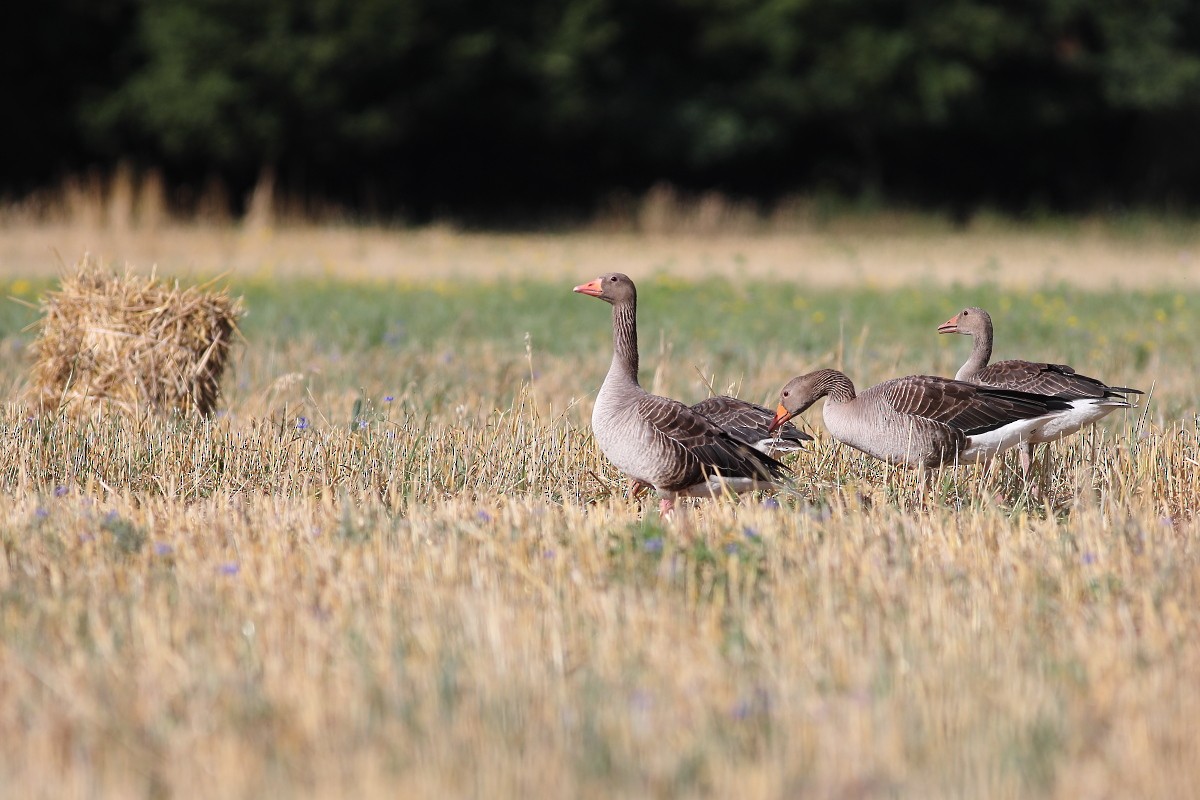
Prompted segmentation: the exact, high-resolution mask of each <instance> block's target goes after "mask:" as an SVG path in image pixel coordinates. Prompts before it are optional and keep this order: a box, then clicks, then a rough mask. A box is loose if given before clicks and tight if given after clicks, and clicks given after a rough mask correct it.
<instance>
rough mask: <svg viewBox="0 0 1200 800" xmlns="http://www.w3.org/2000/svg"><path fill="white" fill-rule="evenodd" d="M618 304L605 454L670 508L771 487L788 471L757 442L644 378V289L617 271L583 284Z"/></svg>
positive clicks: (600, 440) (598, 414)
mask: <svg viewBox="0 0 1200 800" xmlns="http://www.w3.org/2000/svg"><path fill="white" fill-rule="evenodd" d="M575 291H576V292H579V293H580V294H586V295H588V296H590V297H598V298H600V299H601V300H603V301H605V302H606V303H609V304H610V305H611V306H612V309H613V310H612V319H613V358H612V364H611V365H610V366H609V368H608V374H607V375H606V376H605V378H604V383H603V384H601V386H600V392H599V393H598V394H597V395H596V405H595V407H594V408H593V409H592V433H593V434H594V435H595V437H596V442H597V444H599V445H600V450H601V452H603V453H604V455H605V456H606V457H607V458H608V460H609V461H611V462H613V464H615V465H616V466H617V468H618V469H619V470H621V471H622V472H624V473H625V474H626V475H628V476H629V477H630V478H632V479H633V480H634V481H635V483H643V484H646V485H648V486H653V487H654V489H655V490H656V491H657V493H658V496H659V499H660V506H661V509H662V511H663V513H664V514H665V513H669V512H670V511H671V509H672V508H674V506H675V500H676V498H678V497H711V496H714V495H719V494H722V493H725V492H731V491H732V492H745V491H751V490H754V489H757V488H767V487H770V486H771V485H773V483H774V482H775V480H776V479H779V478H782V477H784V476H786V475H787V474H788V469H787V467H785V466H784V465H783V464H781V463H779V462H778V461H776V460H775V459H774V458H772V457H771V456H769V455H767V454H766V453H763V452H761V451H759V450H757V449H755V447H754V446H753V444H751V443H748V442H746V441H743V440H742V439H739V438H738V437H736V436H734V435H732V434H731V433H729V432H728V431H725V430H723V429H722V428H721V427H720V426H719V425H717V424H716V423H715V422H713V421H712V420H711V419H709V418H708V417H707V416H705V415H704V414H702V413H699V412H697V411H694V410H692V409H691V408H689V407H688V406H685V405H684V404H683V403H680V402H678V401H676V400H671V399H670V398H666V397H659V396H657V395H653V394H650V393H649V392H647V391H646V390H645V389H643V388H642V387H641V385H640V384H639V383H638V377H637V372H638V350H637V289H636V288H635V287H634V285H633V281H632V280H630V279H629V277H628V276H627V275H623V274H621V273H619V272H609V273H605V274H604V275H601V276H600V277H599V278H596V279H595V280H593V281H589V282H588V283H584V284H581V285H579V286H576V287H575Z"/></svg>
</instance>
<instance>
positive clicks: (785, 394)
mask: <svg viewBox="0 0 1200 800" xmlns="http://www.w3.org/2000/svg"><path fill="white" fill-rule="evenodd" d="M789 394H791V392H784V393H783V396H784V397H787V396H788V395H789Z"/></svg>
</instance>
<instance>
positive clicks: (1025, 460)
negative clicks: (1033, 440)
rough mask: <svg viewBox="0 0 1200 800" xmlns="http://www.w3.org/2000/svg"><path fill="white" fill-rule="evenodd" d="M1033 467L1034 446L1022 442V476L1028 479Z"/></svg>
mask: <svg viewBox="0 0 1200 800" xmlns="http://www.w3.org/2000/svg"><path fill="white" fill-rule="evenodd" d="M1032 467H1033V445H1032V444H1030V443H1029V442H1021V474H1022V475H1024V476H1025V477H1026V478H1028V477H1029V470H1030V469H1031V468H1032Z"/></svg>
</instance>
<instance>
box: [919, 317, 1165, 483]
mask: <svg viewBox="0 0 1200 800" xmlns="http://www.w3.org/2000/svg"><path fill="white" fill-rule="evenodd" d="M937 330H938V333H961V334H965V335H967V336H970V337H971V338H972V339H973V340H974V341H973V343H972V346H971V355H970V356H969V357H968V358H967V360H966V362H965V363H964V364H963V365H962V367H960V368H959V370H958V372H957V373H956V374H955V376H954V377H955V379H956V380H960V381H966V382H967V383H974V384H978V385H979V386H992V387H996V388H1000V389H1014V390H1017V391H1021V392H1033V393H1035V394H1043V395H1053V396H1054V397H1058V398H1062V399H1064V400H1067V401H1068V408H1066V409H1064V410H1063V411H1061V412H1060V413H1058V414H1055V415H1053V416H1051V417H1050V418H1048V419H1047V420H1046V421H1045V422H1044V423H1043V424H1042V425H1039V426H1037V427H1035V428H1034V429H1033V430H1031V431H1030V432H1029V436H1028V437H1027V438H1026V439H1025V440H1024V441H1023V442H1022V443H1021V446H1020V457H1021V471H1022V472H1023V473H1024V474H1026V475H1028V473H1029V470H1030V467H1031V466H1032V464H1033V448H1034V446H1035V445H1038V444H1041V443H1042V442H1053V441H1055V440H1057V439H1061V438H1063V437H1064V436H1070V435H1071V434H1073V433H1075V432H1076V431H1078V430H1080V429H1081V428H1083V427H1085V426H1087V425H1091V424H1092V423H1094V422H1096V421H1098V420H1100V419H1103V418H1104V417H1105V416H1107V415H1108V414H1111V413H1112V412H1113V411H1115V410H1116V409H1118V408H1132V407H1133V406H1134V403H1131V402H1130V401H1129V398H1128V397H1127V396H1128V395H1135V394H1141V393H1142V392H1141V391H1139V390H1138V389H1130V388H1127V387H1124V386H1109V385H1107V384H1106V383H1104V382H1103V381H1100V380H1097V379H1096V378H1090V377H1088V376H1087V375H1080V374H1079V373H1078V372H1076V371H1075V370H1074V369H1073V368H1072V367H1069V366H1067V365H1066V364H1049V363H1045V362H1040V361H1023V360H1020V359H1011V360H1008V361H997V362H996V363H995V364H989V363H988V362H989V361H990V360H991V358H992V317H991V315H990V314H988V312H986V311H984V310H983V309H982V308H979V307H977V306H971V307H969V308H964V309H963V310H962V311H960V312H958V313H957V314H955V315H954V316H953V317H951V318H950V319H948V320H946V321H945V322H943V323H942V324H941V325H939V326H938V329H937Z"/></svg>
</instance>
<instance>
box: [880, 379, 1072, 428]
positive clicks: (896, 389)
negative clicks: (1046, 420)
mask: <svg viewBox="0 0 1200 800" xmlns="http://www.w3.org/2000/svg"><path fill="white" fill-rule="evenodd" d="M879 389H880V390H881V391H880V395H881V396H882V398H883V400H884V401H885V402H886V403H888V404H889V405H890V406H891V407H892V408H894V409H895V410H896V411H898V412H899V413H901V414H908V415H911V416H914V417H921V418H924V419H930V420H934V421H935V422H941V423H944V424H946V425H949V426H950V427H952V428H956V429H958V430H961V431H963V432H964V433H966V434H967V435H968V436H970V435H975V434H979V433H985V432H987V431H990V430H995V429H996V428H999V427H1002V426H1004V425H1007V424H1009V423H1010V422H1016V421H1017V420H1021V419H1029V418H1031V417H1040V416H1042V415H1044V414H1049V413H1051V412H1053V411H1065V410H1066V409H1067V408H1069V405H1068V403H1067V402H1066V400H1064V399H1061V398H1054V397H1045V396H1042V395H1037V394H1031V393H1029V392H1020V391H1014V390H1011V389H997V388H993V387H990V386H977V385H975V384H972V383H964V382H962V381H955V380H950V379H948V378H938V377H935V376H933V375H910V376H908V377H907V378H897V379H896V380H892V381H887V382H886V383H883V384H880V386H879Z"/></svg>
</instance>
